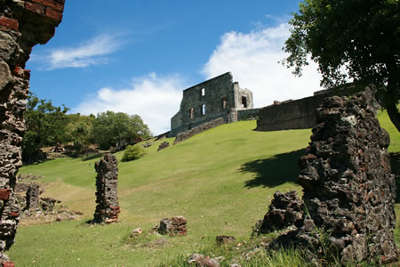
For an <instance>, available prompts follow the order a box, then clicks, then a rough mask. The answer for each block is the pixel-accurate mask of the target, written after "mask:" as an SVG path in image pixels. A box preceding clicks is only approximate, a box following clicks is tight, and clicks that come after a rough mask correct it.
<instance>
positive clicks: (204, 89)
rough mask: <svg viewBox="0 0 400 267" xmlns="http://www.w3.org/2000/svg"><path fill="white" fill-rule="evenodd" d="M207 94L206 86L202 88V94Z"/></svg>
mask: <svg viewBox="0 0 400 267" xmlns="http://www.w3.org/2000/svg"><path fill="white" fill-rule="evenodd" d="M205 95H206V88H201V96H205Z"/></svg>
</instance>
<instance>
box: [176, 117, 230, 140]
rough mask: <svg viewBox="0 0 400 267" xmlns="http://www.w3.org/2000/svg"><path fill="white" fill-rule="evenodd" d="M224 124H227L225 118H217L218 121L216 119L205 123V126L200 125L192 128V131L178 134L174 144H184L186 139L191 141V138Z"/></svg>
mask: <svg viewBox="0 0 400 267" xmlns="http://www.w3.org/2000/svg"><path fill="white" fill-rule="evenodd" d="M224 123H225V120H224V118H217V119H215V120H212V121H209V122H205V123H203V124H200V125H199V126H197V127H194V128H192V129H190V130H187V131H184V132H181V133H178V134H177V135H176V138H175V141H174V144H177V143H179V142H182V141H184V140H186V139H189V138H190V137H192V136H194V135H196V134H199V133H201V132H204V131H206V130H209V129H212V128H215V127H217V126H219V125H222V124H224Z"/></svg>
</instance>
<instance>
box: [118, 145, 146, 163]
mask: <svg viewBox="0 0 400 267" xmlns="http://www.w3.org/2000/svg"><path fill="white" fill-rule="evenodd" d="M144 154H145V151H144V149H143V147H142V146H141V145H139V144H138V145H131V146H127V147H126V149H125V151H124V155H123V156H122V161H131V160H135V159H140V158H141V157H143V156H144Z"/></svg>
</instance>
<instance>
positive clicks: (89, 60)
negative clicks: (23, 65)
mask: <svg viewBox="0 0 400 267" xmlns="http://www.w3.org/2000/svg"><path fill="white" fill-rule="evenodd" d="M121 45H122V41H121V40H120V39H119V38H118V36H117V35H106V34H102V35H99V36H96V37H95V38H93V39H91V40H88V41H86V42H84V43H82V44H81V45H79V46H76V47H64V48H58V49H54V50H52V51H51V52H50V55H48V56H45V57H43V60H44V61H46V62H45V64H46V65H47V69H49V70H53V69H62V68H84V67H88V66H91V65H97V64H104V63H107V60H108V59H107V57H106V55H109V54H112V53H113V52H115V51H116V50H118V48H119V47H120V46H121ZM34 58H35V59H38V58H39V57H38V56H35V57H34Z"/></svg>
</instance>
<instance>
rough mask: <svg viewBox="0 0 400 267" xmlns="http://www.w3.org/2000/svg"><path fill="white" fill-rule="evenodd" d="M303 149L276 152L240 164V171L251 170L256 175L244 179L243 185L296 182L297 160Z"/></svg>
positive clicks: (255, 185) (266, 185) (275, 184)
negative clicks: (281, 152) (272, 154)
mask: <svg viewBox="0 0 400 267" xmlns="http://www.w3.org/2000/svg"><path fill="white" fill-rule="evenodd" d="M304 151H305V149H300V150H296V151H292V152H289V153H283V154H277V155H274V156H273V157H271V158H267V159H259V160H255V161H250V162H247V163H245V164H243V165H242V167H241V168H240V171H241V172H253V173H256V174H257V176H256V177H255V178H254V179H251V180H248V181H246V184H245V186H246V187H249V188H252V187H257V186H263V187H274V186H278V185H280V184H283V183H286V182H296V179H297V176H298V174H299V167H298V164H297V162H298V160H299V158H300V157H301V156H303V155H304Z"/></svg>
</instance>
